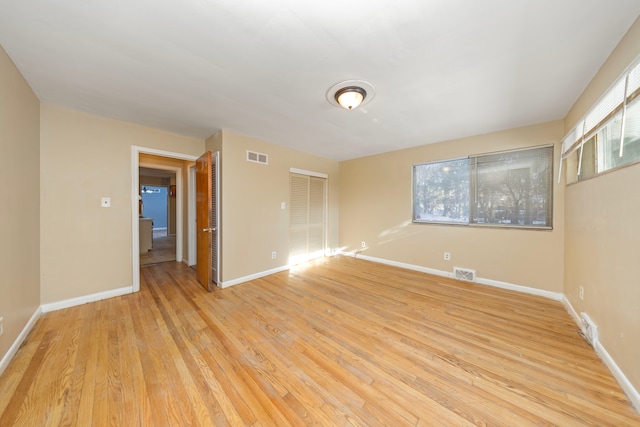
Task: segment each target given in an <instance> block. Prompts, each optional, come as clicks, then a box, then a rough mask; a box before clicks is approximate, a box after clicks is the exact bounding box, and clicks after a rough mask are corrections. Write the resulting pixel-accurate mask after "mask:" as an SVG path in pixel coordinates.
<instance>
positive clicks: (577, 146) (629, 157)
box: [561, 61, 640, 184]
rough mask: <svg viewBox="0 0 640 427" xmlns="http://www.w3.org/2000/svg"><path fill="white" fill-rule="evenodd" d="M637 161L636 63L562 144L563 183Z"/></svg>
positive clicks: (639, 107)
mask: <svg viewBox="0 0 640 427" xmlns="http://www.w3.org/2000/svg"><path fill="white" fill-rule="evenodd" d="M639 161H640V63H639V62H638V61H636V62H635V63H634V64H633V65H632V66H630V67H629V69H628V70H627V71H626V72H625V73H623V75H622V76H621V77H620V78H619V79H618V80H616V82H615V83H614V84H613V85H612V86H611V88H609V90H608V91H607V92H606V93H605V94H604V95H603V96H602V98H600V100H599V101H598V102H597V103H596V104H595V105H594V106H593V107H592V108H591V109H590V110H589V111H588V112H587V114H586V115H585V116H584V117H583V118H582V119H580V121H579V122H578V124H576V126H575V127H574V128H573V129H572V130H571V132H569V133H568V134H567V135H566V136H565V137H564V139H563V141H562V163H561V167H562V164H564V165H566V176H567V183H569V184H571V183H573V182H576V181H582V180H585V179H588V178H592V177H594V176H597V175H599V174H601V173H603V172H607V171H609V170H613V169H616V168H619V167H621V166H625V165H629V164H631V163H636V162H639Z"/></svg>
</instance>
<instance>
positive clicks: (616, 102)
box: [558, 58, 640, 182]
mask: <svg viewBox="0 0 640 427" xmlns="http://www.w3.org/2000/svg"><path fill="white" fill-rule="evenodd" d="M639 89H640V58H636V60H635V61H634V62H633V63H632V65H631V66H629V67H628V68H627V70H626V71H625V72H624V73H622V75H621V76H620V77H619V78H618V79H617V80H616V81H615V82H614V83H613V84H612V85H611V87H610V88H609V89H608V90H607V91H606V92H605V93H604V95H602V97H601V98H600V99H599V100H598V102H596V103H595V104H594V105H593V106H592V107H591V109H589V111H588V112H587V113H586V114H585V115H584V117H582V118H581V119H580V120H579V121H578V123H576V125H575V126H574V127H573V128H572V129H571V130H570V131H569V133H567V135H565V137H564V138H563V139H562V157H561V159H560V170H559V172H558V182H560V179H561V177H562V174H561V173H562V163H563V160H565V159H566V158H567V157H568V156H569V155H570V154H572V153H573V152H574V151H575V150H577V149H580V153H579V163H578V174H580V169H581V166H582V147H583V145H584V143H585V142H586V141H587V140H588V139H589V138H591V137H592V136H593V135H594V134H595V133H596V132H597V131H598V129H600V128H601V127H602V126H603V125H605V123H607V122H608V121H610V120H611V119H612V117H614V116H615V115H616V114H617V113H619V112H622V118H621V120H622V124H623V126H624V124H625V123H626V104H627V103H629V102H630V101H631V100H632V99H634V98H635V97H637V96H638V94H640V90H639ZM623 132H624V131H623ZM622 146H623V145H621V149H620V156H622Z"/></svg>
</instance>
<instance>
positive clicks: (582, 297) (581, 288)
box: [580, 286, 584, 299]
mask: <svg viewBox="0 0 640 427" xmlns="http://www.w3.org/2000/svg"><path fill="white" fill-rule="evenodd" d="M580 299H584V288H583V287H582V286H580Z"/></svg>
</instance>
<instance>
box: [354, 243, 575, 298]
mask: <svg viewBox="0 0 640 427" xmlns="http://www.w3.org/2000/svg"><path fill="white" fill-rule="evenodd" d="M342 254H343V255H346V256H353V257H356V258H361V259H364V260H367V261H373V262H378V263H380V264H387V265H392V266H394V267H401V268H406V269H409V270H415V271H420V272H422V273H428V274H433V275H436V276H442V277H448V278H450V279H453V278H454V276H453V272H448V271H443V270H436V269H433V268H428V267H422V266H420V265H415V264H407V263H404V262H398V261H392V260H388V259H384V258H375V257H371V256H368V255H361V254H360V253H359V252H342ZM473 283H477V284H480V285H487V286H493V287H496V288H501V289H508V290H511V291H517V292H523V293H525V294H530V295H538V296H541V297H545V298H549V299H552V300H555V301H562V300H563V298H564V295H563V294H561V293H559V292H551V291H545V290H542V289H536V288H530V287H528V286H522V285H514V284H513V283H507V282H499V281H497V280H491V279H483V278H480V277H476V281H475V282H473Z"/></svg>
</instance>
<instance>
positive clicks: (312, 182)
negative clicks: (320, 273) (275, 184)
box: [289, 173, 326, 264]
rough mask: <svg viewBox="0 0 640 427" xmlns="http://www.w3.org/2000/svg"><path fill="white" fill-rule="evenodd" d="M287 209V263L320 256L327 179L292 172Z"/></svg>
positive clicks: (323, 245) (323, 230)
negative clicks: (288, 210) (288, 209)
mask: <svg viewBox="0 0 640 427" xmlns="http://www.w3.org/2000/svg"><path fill="white" fill-rule="evenodd" d="M289 208H290V212H289V262H290V263H291V264H295V263H299V262H304V261H307V260H309V259H313V258H317V257H320V256H323V255H324V247H325V234H326V233H325V223H326V214H325V212H326V179H324V178H317V177H313V176H307V175H300V174H295V173H292V174H291V175H290V201H289Z"/></svg>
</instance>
